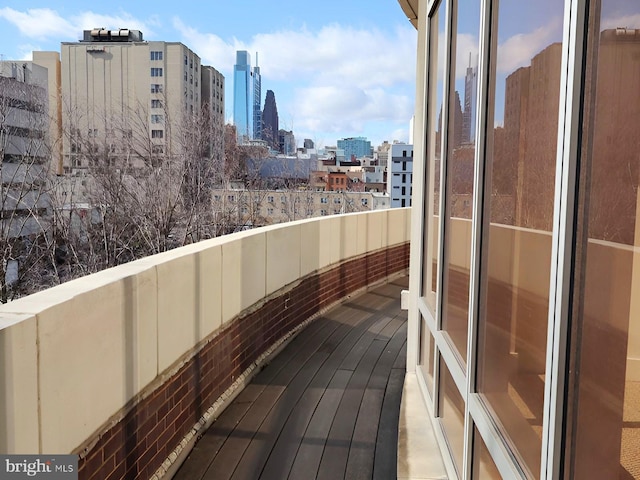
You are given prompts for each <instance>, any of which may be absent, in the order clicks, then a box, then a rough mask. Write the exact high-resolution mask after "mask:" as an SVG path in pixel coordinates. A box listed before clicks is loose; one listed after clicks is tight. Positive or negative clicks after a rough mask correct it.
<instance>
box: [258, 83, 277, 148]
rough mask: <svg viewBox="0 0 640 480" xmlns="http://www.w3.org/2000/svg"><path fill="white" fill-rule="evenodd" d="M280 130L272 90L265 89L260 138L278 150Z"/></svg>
mask: <svg viewBox="0 0 640 480" xmlns="http://www.w3.org/2000/svg"><path fill="white" fill-rule="evenodd" d="M279 130H280V126H279V122H278V107H277V106H276V97H275V95H274V93H273V90H267V96H266V97H265V99H264V112H262V139H263V140H265V141H266V142H267V143H268V144H269V146H270V147H272V148H274V149H276V150H278V149H279V142H278V131H279Z"/></svg>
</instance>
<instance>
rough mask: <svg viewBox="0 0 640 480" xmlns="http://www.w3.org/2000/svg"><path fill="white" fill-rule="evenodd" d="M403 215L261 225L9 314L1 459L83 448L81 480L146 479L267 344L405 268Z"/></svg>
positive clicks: (81, 282) (9, 307) (100, 276)
mask: <svg viewBox="0 0 640 480" xmlns="http://www.w3.org/2000/svg"><path fill="white" fill-rule="evenodd" d="M409 217H410V215H409V210H408V209H391V210H383V211H376V212H368V213H359V214H349V215H339V216H330V217H322V218H316V219H310V220H303V221H298V222H291V223H286V224H280V225H276V226H271V227H265V228H259V229H255V230H251V231H247V232H241V233H238V234H233V235H228V236H224V237H219V238H216V239H212V240H208V241H204V242H200V243H198V244H194V245H189V246H186V247H183V248H179V249H176V250H172V251H170V252H166V253H163V254H159V255H155V256H152V257H147V258H144V259H142V260H139V261H135V262H131V263H129V264H126V265H122V266H119V267H116V268H112V269H109V270H105V271H102V272H99V273H97V274H94V275H90V276H87V277H84V278H80V279H77V280H74V281H71V282H68V283H65V284H63V285H60V286H58V287H55V288H51V289H49V290H45V291H43V292H39V293H37V294H34V295H31V296H29V297H25V298H22V299H19V300H17V301H14V302H12V303H9V304H6V305H3V306H1V307H0V374H1V375H2V379H0V452H3V453H20V454H30V453H43V454H45V453H46V454H58V453H68V452H73V453H78V454H80V456H81V459H80V466H81V475H80V477H81V478H106V477H107V475H109V474H110V473H113V474H114V478H122V477H124V476H125V474H130V473H131V472H134V471H135V472H136V473H137V474H138V475H140V476H151V474H153V472H155V470H156V469H157V468H158V467H159V466H160V465H161V464H162V462H163V461H164V459H165V458H166V457H167V456H168V453H169V452H171V451H172V449H173V448H174V447H175V446H176V445H177V444H178V443H179V442H180V441H181V439H182V438H183V437H184V435H185V434H186V432H187V431H188V430H189V429H190V428H191V426H192V425H193V424H194V421H196V420H197V419H198V418H199V417H200V416H201V415H202V413H203V412H204V411H205V410H206V409H207V408H208V406H209V405H212V404H213V402H214V401H215V400H216V399H217V398H219V397H220V395H221V394H222V393H223V392H224V391H225V389H227V388H229V387H230V385H231V384H232V383H233V381H234V379H236V378H237V376H238V375H239V374H241V373H242V372H243V371H244V370H245V369H246V368H247V366H248V365H250V364H251V363H252V362H254V361H255V360H256V359H257V358H258V357H259V356H260V355H261V354H263V353H264V352H265V351H267V350H268V349H269V347H270V346H271V345H273V344H274V343H276V342H277V341H278V340H279V339H281V338H282V337H284V336H285V335H286V334H287V332H290V331H292V330H293V329H295V328H296V326H298V325H300V324H301V323H302V322H303V321H304V320H305V319H306V318H309V317H311V316H312V315H314V314H316V313H318V312H319V311H320V310H321V309H322V308H326V307H327V306H329V305H330V304H331V303H335V302H336V301H339V300H340V299H341V298H344V297H345V296H346V295H348V294H349V293H352V292H353V291H355V290H357V289H359V288H363V287H366V285H367V284H369V283H372V282H375V281H381V280H384V278H385V277H386V276H389V275H391V274H393V273H397V272H399V271H404V270H405V269H406V268H407V267H408V239H409V231H410V226H409V220H410V218H409ZM289 307H291V308H289ZM287 309H288V310H287ZM152 439H153V441H152ZM119 473H121V475H120V474H119Z"/></svg>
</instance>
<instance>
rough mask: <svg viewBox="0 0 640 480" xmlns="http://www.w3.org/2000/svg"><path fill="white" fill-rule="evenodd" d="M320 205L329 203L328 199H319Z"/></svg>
mask: <svg viewBox="0 0 640 480" xmlns="http://www.w3.org/2000/svg"><path fill="white" fill-rule="evenodd" d="M320 203H329V199H328V198H327V197H321V198H320Z"/></svg>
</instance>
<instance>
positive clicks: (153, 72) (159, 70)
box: [151, 67, 162, 77]
mask: <svg viewBox="0 0 640 480" xmlns="http://www.w3.org/2000/svg"><path fill="white" fill-rule="evenodd" d="M151 76H152V77H161V76H162V68H156V67H154V68H152V69H151Z"/></svg>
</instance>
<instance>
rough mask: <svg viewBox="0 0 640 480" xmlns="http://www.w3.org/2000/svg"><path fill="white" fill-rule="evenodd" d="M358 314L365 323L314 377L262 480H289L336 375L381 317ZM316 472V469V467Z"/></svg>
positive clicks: (354, 331) (339, 346)
mask: <svg viewBox="0 0 640 480" xmlns="http://www.w3.org/2000/svg"><path fill="white" fill-rule="evenodd" d="M358 314H359V315H360V316H362V321H360V322H359V324H358V326H357V327H353V328H351V332H350V333H349V334H348V335H345V336H344V337H343V338H342V339H341V341H340V343H339V345H336V346H335V348H334V349H333V351H332V352H331V355H330V357H329V358H328V359H327V361H326V362H325V364H324V365H322V367H321V368H320V369H319V371H318V372H317V373H316V374H315V376H314V378H313V380H312V381H311V383H310V384H309V387H308V390H307V391H306V392H305V393H304V395H303V396H302V397H301V399H300V401H299V402H298V403H297V404H296V406H295V408H294V410H293V411H292V412H291V415H290V416H289V418H288V419H287V421H286V423H285V425H284V426H283V428H282V431H281V433H280V435H279V437H278V439H277V440H276V443H275V446H274V448H273V450H272V452H271V454H270V456H269V459H268V460H267V463H266V464H265V468H264V469H263V471H262V476H261V478H264V479H278V480H279V479H282V478H286V476H287V475H288V474H289V470H290V469H291V467H292V466H293V463H294V460H295V459H296V453H297V451H298V449H299V447H300V445H301V444H302V443H303V441H304V440H303V438H304V435H305V430H306V429H307V426H308V425H309V423H310V422H311V419H312V417H313V415H314V413H315V410H316V407H317V406H318V404H319V403H320V401H321V399H322V397H323V395H324V393H325V392H326V388H327V386H328V385H329V382H330V381H331V379H332V377H334V375H335V374H336V369H337V368H338V367H339V366H340V363H341V362H342V361H343V359H344V357H345V356H346V355H347V354H348V353H349V352H350V350H351V348H352V347H353V345H354V344H355V343H356V342H357V341H358V339H359V338H360V337H361V336H362V335H363V334H364V333H365V332H366V331H367V330H368V329H369V328H370V326H371V324H372V323H375V319H376V318H377V317H378V316H379V315H380V314H379V313H378V312H376V315H371V314H366V313H364V314H363V312H358ZM323 350H324V349H323ZM315 468H317V465H316V467H315ZM307 471H308V470H307Z"/></svg>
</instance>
